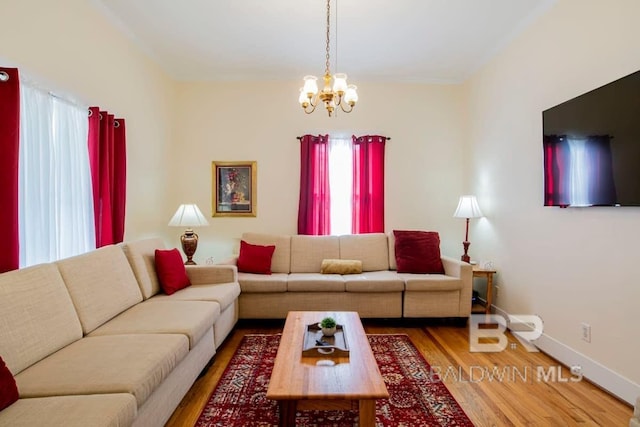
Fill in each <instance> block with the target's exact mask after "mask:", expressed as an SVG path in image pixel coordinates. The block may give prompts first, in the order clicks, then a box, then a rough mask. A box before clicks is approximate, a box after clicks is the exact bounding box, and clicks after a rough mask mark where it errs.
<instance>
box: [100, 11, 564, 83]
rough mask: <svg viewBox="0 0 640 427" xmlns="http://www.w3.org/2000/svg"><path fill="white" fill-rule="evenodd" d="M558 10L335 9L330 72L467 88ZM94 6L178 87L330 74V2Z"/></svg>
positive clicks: (360, 78) (355, 78)
mask: <svg viewBox="0 0 640 427" xmlns="http://www.w3.org/2000/svg"><path fill="white" fill-rule="evenodd" d="M555 1H556V0H332V1H331V8H332V19H331V32H332V34H331V41H332V43H331V44H332V46H331V72H332V73H335V72H344V73H347V74H349V76H350V79H349V80H350V81H351V82H352V83H357V82H358V81H364V80H370V81H394V82H398V81H406V82H461V81H464V80H465V79H466V78H467V77H469V76H470V75H471V74H472V73H473V72H474V71H475V70H477V69H478V68H479V67H480V66H481V65H482V64H483V63H484V62H486V61H487V60H488V59H490V58H491V57H492V56H493V55H494V54H495V53H497V52H498V51H499V50H500V48H502V47H503V46H505V45H506V44H507V43H508V42H509V41H510V40H511V39H512V38H513V37H514V36H515V35H517V34H518V33H519V32H520V31H522V30H523V29H524V28H525V27H526V26H527V25H528V24H530V23H531V22H532V21H533V20H534V19H535V18H536V17H538V16H539V15H540V14H542V13H543V12H544V11H546V10H547V9H548V8H549V7H550V6H551V5H552V4H553V3H554V2H555ZM93 4H95V5H96V6H97V7H98V9H99V10H100V11H101V12H103V13H104V14H106V15H107V16H108V17H109V18H110V19H112V20H113V21H114V22H115V23H116V25H117V26H118V28H120V29H121V30H122V31H124V32H125V33H126V34H127V35H128V36H129V37H131V38H132V39H133V40H134V41H135V43H137V44H138V45H139V46H140V47H141V48H142V49H143V50H145V51H146V52H147V53H148V54H149V55H151V57H152V58H154V59H155V60H156V61H157V62H158V63H159V64H160V65H161V66H162V67H163V68H164V69H165V70H166V72H167V73H168V74H170V75H171V76H173V77H174V78H176V79H178V80H185V81H207V80H291V79H302V76H304V75H305V74H314V75H316V76H322V74H324V62H325V37H326V36H325V25H326V1H325V0H93ZM336 9H337V12H338V17H337V31H338V34H337V36H338V42H339V43H338V52H337V53H338V55H337V59H338V66H337V68H338V69H336V65H335V60H336V46H335V45H336V32H335V31H336V23H335V20H336V17H335V15H334V13H333V12H335V11H336Z"/></svg>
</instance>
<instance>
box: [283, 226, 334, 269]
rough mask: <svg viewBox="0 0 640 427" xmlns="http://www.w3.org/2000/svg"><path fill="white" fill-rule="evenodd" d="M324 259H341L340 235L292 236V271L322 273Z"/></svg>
mask: <svg viewBox="0 0 640 427" xmlns="http://www.w3.org/2000/svg"><path fill="white" fill-rule="evenodd" d="M324 259H340V240H339V238H338V236H306V235H297V236H291V272H292V273H320V269H321V267H322V260H324Z"/></svg>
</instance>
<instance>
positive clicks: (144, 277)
mask: <svg viewBox="0 0 640 427" xmlns="http://www.w3.org/2000/svg"><path fill="white" fill-rule="evenodd" d="M164 248H165V246H164V242H163V241H162V239H157V238H154V239H144V240H137V241H135V242H128V243H124V244H123V245H122V250H123V251H124V253H125V255H126V256H127V259H128V260H129V264H130V265H131V269H132V270H133V274H134V275H135V277H136V280H137V281H138V285H139V286H140V290H141V291H142V296H143V298H144V299H147V298H151V297H152V296H154V295H155V294H157V293H158V292H160V282H159V281H158V275H157V274H156V262H155V256H156V249H164Z"/></svg>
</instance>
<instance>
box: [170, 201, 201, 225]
mask: <svg viewBox="0 0 640 427" xmlns="http://www.w3.org/2000/svg"><path fill="white" fill-rule="evenodd" d="M169 225H170V226H172V227H204V226H207V225H209V223H208V222H207V219H206V218H205V217H204V215H202V212H200V209H198V206H197V205H195V204H187V205H180V207H179V208H178V210H177V211H176V213H175V214H174V215H173V218H171V221H169Z"/></svg>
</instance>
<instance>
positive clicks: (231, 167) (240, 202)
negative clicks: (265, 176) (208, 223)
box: [211, 161, 258, 217]
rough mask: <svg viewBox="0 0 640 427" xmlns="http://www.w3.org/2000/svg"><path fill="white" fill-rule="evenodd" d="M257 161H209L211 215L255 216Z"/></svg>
mask: <svg viewBox="0 0 640 427" xmlns="http://www.w3.org/2000/svg"><path fill="white" fill-rule="evenodd" d="M257 167H258V165H257V162H255V161H242V162H240V161H239V162H219V161H213V162H211V175H212V195H211V200H212V202H213V203H212V204H213V206H212V209H211V212H212V216H237V217H255V216H256V213H257V211H256V208H257V178H256V177H257V174H258V170H257Z"/></svg>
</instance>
